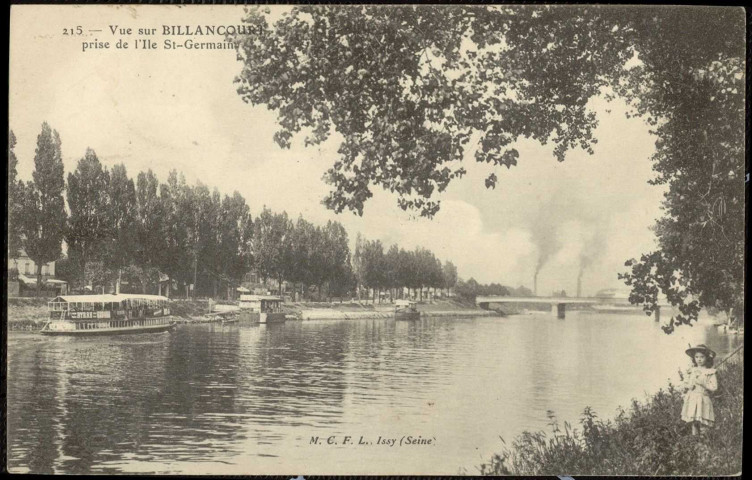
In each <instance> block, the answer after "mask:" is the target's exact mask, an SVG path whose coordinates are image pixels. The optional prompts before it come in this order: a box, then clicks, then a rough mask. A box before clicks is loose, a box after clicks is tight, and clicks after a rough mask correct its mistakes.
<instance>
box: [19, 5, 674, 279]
mask: <svg viewBox="0 0 752 480" xmlns="http://www.w3.org/2000/svg"><path fill="white" fill-rule="evenodd" d="M50 8H51V9H54V8H56V7H50ZM98 8H102V9H108V10H109V11H110V12H111V13H109V14H108V18H115V17H120V18H121V19H120V20H119V24H120V25H121V26H131V27H157V28H160V30H161V23H160V22H158V21H157V20H152V19H150V18H149V12H150V11H159V10H162V11H164V10H165V9H172V10H175V13H174V14H173V15H174V17H173V19H174V20H173V21H174V23H175V24H197V23H201V22H202V18H207V17H209V16H208V15H206V8H204V9H202V10H201V12H198V11H197V9H195V8H190V7H183V8H178V7H166V6H150V7H139V9H138V14H137V13H136V11H135V10H134V9H132V8H129V7H106V6H102V7H98ZM49 12H50V10H46V13H47V14H48V15H49ZM96 12H97V8H93V7H88V8H87V9H85V10H83V9H81V10H78V9H70V8H67V7H64V8H61V9H59V10H58V13H59V15H60V16H66V15H67V16H69V17H70V22H71V25H78V24H80V25H83V26H84V27H85V28H101V29H103V31H102V32H100V33H98V35H101V38H100V40H104V39H108V40H111V38H108V31H107V25H106V24H102V22H101V21H100V20H99V18H100V15H97V14H96ZM114 12H117V13H114ZM35 13H36V14H41V13H42V10H41V9H36V10H32V9H28V10H27V11H24V12H23V14H20V13H19V11H18V10H17V9H14V10H13V11H12V15H13V16H14V20H13V23H12V32H11V38H23V35H20V34H18V36H16V34H17V33H19V32H21V31H25V32H32V31H38V30H35V27H34V26H35V25H39V24H43V19H42V18H34V17H33V15H34V14H35ZM210 15H211V17H210V18H212V23H215V24H218V23H220V22H223V23H226V24H238V23H239V21H240V18H241V16H242V9H241V8H236V7H212V13H211V14H210ZM221 18H223V19H224V21H221V20H220V19H221ZM40 22H41V23H40ZM61 23H62V22H61ZM159 38H161V37H159ZM66 42H67V43H65V42H64V43H65V44H64V45H61V44H60V40H59V36H58V35H54V36H53V35H49V36H48V37H47V38H46V41H45V38H44V37H38V38H37V39H36V41H35V42H29V43H26V42H12V43H11V49H10V72H11V76H10V91H11V96H10V127H11V129H12V130H14V132H15V134H16V137H17V139H18V145H17V147H16V155H17V156H18V159H19V166H18V168H19V175H20V177H21V178H23V179H25V180H28V179H30V177H31V171H32V168H33V157H34V147H35V142H36V136H37V134H38V133H39V131H40V127H41V124H42V122H43V121H47V122H48V123H49V124H50V126H51V127H52V128H54V129H56V130H57V131H58V132H59V133H60V136H61V139H62V142H63V145H62V149H63V155H64V162H65V168H66V175H67V173H68V172H70V171H72V170H73V169H74V168H75V165H76V162H77V161H78V159H79V158H81V157H82V156H83V155H84V153H85V151H86V148H87V147H91V148H93V149H94V150H95V151H96V152H97V155H98V156H99V158H100V160H102V162H103V163H104V164H105V165H106V166H108V167H112V166H113V165H114V164H116V163H121V162H122V163H124V164H125V165H126V167H127V169H128V173H129V175H130V176H132V177H133V176H135V175H136V174H137V173H138V172H139V171H142V170H146V169H148V168H151V169H152V170H154V172H155V173H156V174H157V176H158V177H159V178H160V180H165V179H166V177H167V173H168V172H169V171H170V170H171V169H177V170H178V171H180V172H183V173H184V174H185V177H186V179H187V181H188V182H189V183H194V182H196V181H197V180H200V181H201V182H203V183H204V184H207V185H208V186H210V187H211V188H213V187H217V188H218V189H219V190H220V191H221V192H222V193H228V194H229V193H232V191H233V190H237V191H238V192H240V193H241V194H242V195H243V196H244V197H245V198H246V200H247V202H248V203H249V205H250V207H251V211H252V213H254V214H255V213H258V212H259V211H260V210H261V208H262V207H263V206H264V205H266V206H268V207H270V208H271V209H273V210H275V211H282V210H286V211H287V212H288V213H289V214H290V215H291V216H293V217H297V215H299V214H302V215H303V216H304V217H305V218H306V219H308V220H310V221H312V222H315V223H324V222H326V221H327V220H329V219H331V220H337V221H339V222H341V223H342V224H344V225H345V227H346V228H347V230H348V232H349V234H350V237H351V240H354V238H355V235H356V233H358V232H360V233H361V234H363V235H364V236H365V237H367V238H370V239H376V238H378V239H380V240H382V242H384V243H386V244H391V243H398V244H399V245H401V246H403V247H408V248H411V247H414V246H416V245H422V246H424V247H427V248H429V249H431V250H432V251H434V252H435V253H436V255H437V256H439V257H440V258H441V259H442V260H451V261H453V262H454V263H455V264H456V265H457V267H458V270H459V274H460V277H462V278H465V279H467V278H470V277H474V278H475V279H476V280H478V281H480V282H500V283H503V284H507V285H512V286H518V285H521V284H524V285H526V286H528V287H530V288H532V287H533V276H534V273H535V270H536V267H537V266H540V272H539V277H538V293H539V294H548V293H550V292H551V291H552V290H554V289H556V290H560V289H565V290H567V292H568V293H570V294H574V293H575V291H576V283H577V276H578V274H579V272H580V269H581V267H585V268H584V270H583V277H582V286H583V288H582V290H583V294H592V293H595V291H597V290H599V289H601V288H608V287H619V286H620V282H619V281H618V280H617V279H616V275H617V273H618V272H620V271H623V269H624V267H623V263H624V260H626V259H627V258H629V257H632V256H637V255H639V254H640V253H642V252H646V251H648V250H650V249H651V248H652V247H653V236H652V233H651V232H650V231H649V227H650V226H651V225H652V224H653V223H654V219H655V218H656V217H657V216H658V215H659V214H660V209H659V203H660V200H661V198H662V190H661V189H660V188H658V187H653V186H650V185H648V184H647V183H646V182H647V180H648V179H650V178H652V172H651V164H650V160H649V157H650V155H651V153H652V150H653V147H652V145H653V142H652V140H651V139H650V138H649V134H648V128H647V126H646V125H644V124H643V123H642V121H640V120H638V119H631V120H630V119H626V118H625V116H624V105H623V104H621V103H619V102H618V101H616V102H613V103H610V104H607V103H605V102H599V103H595V104H593V105H592V107H593V109H595V110H596V111H597V112H598V114H599V119H600V127H599V128H598V130H597V131H596V136H597V138H598V140H599V142H598V144H597V145H596V146H595V147H596V148H595V155H588V154H586V153H585V152H582V151H579V150H575V151H572V152H570V153H569V154H568V156H567V159H566V161H565V162H563V163H559V162H557V161H556V159H555V158H554V157H553V155H552V150H551V148H550V146H541V145H540V144H538V143H536V142H532V141H526V142H520V143H519V144H518V148H519V150H520V160H519V165H518V166H517V167H513V168H512V169H510V170H507V169H503V170H497V174H498V175H499V182H498V184H497V187H496V189H495V190H487V189H486V188H485V187H484V183H483V179H484V178H485V177H486V175H487V174H488V173H489V172H490V167H489V166H487V165H479V164H477V163H475V162H474V161H472V152H468V154H467V161H466V162H465V164H466V165H465V166H466V168H467V170H468V174H467V175H466V176H465V177H464V178H463V179H461V180H458V181H455V182H454V183H453V184H452V185H450V187H449V188H448V189H447V191H446V192H444V194H443V195H442V196H441V197H440V198H441V199H442V209H441V211H440V212H439V213H438V214H437V215H436V217H435V218H434V219H433V220H427V219H420V218H415V216H414V215H412V214H410V213H409V212H403V211H402V210H400V209H399V208H398V207H397V204H396V198H395V197H393V196H392V195H391V194H389V193H385V192H383V191H381V190H379V189H375V190H374V197H373V198H372V199H371V200H370V201H369V202H368V203H367V204H366V207H365V210H364V214H363V217H358V216H356V215H354V214H351V213H347V212H346V213H342V214H339V215H336V214H334V213H333V212H331V211H329V210H326V209H325V208H324V207H323V206H322V205H321V204H320V201H321V199H322V198H323V197H324V195H325V194H326V193H327V192H328V185H326V184H324V183H323V182H322V180H321V177H322V175H323V173H324V171H325V170H326V169H327V168H328V167H329V166H331V165H332V164H333V163H334V161H335V160H336V156H337V154H336V151H337V147H338V140H339V137H338V136H337V135H333V136H332V137H331V138H330V140H329V141H327V142H326V143H325V144H323V145H321V146H320V147H311V148H304V147H303V146H302V139H299V141H297V142H294V143H293V147H292V148H291V149H289V150H282V149H280V148H279V147H278V146H277V145H276V144H275V143H274V142H273V141H272V135H273V133H274V131H275V115H274V114H273V113H272V112H269V111H267V110H266V109H265V108H264V107H251V106H249V105H247V104H244V103H243V102H242V100H241V99H240V97H239V96H238V95H237V93H236V92H235V86H234V84H233V78H234V76H235V75H236V74H237V73H238V72H239V70H240V66H239V64H238V63H237V61H236V59H235V54H234V52H233V51H179V52H168V51H164V50H157V51H151V52H145V51H134V50H129V51H115V50H106V51H96V50H95V51H89V52H85V53H84V52H82V51H81V46H80V43H81V38H69V39H67V40H66ZM53 46H54V47H55V48H52V47H53ZM30 59H33V61H31V60H30ZM609 112H610V113H609Z"/></svg>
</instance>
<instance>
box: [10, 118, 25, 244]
mask: <svg viewBox="0 0 752 480" xmlns="http://www.w3.org/2000/svg"><path fill="white" fill-rule="evenodd" d="M15 146H16V136H15V135H14V134H13V131H12V130H11V131H9V132H8V258H11V259H13V258H18V255H19V253H20V251H21V248H22V244H21V215H22V208H23V189H24V185H23V182H21V181H20V180H19V179H18V170H17V166H18V158H16V153H15V151H14V148H15Z"/></svg>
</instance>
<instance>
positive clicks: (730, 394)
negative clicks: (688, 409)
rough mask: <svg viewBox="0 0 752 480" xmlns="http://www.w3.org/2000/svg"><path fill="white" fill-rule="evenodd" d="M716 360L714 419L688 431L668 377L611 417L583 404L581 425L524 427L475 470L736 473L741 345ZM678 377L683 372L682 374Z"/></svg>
mask: <svg viewBox="0 0 752 480" xmlns="http://www.w3.org/2000/svg"><path fill="white" fill-rule="evenodd" d="M722 362H723V363H721V362H719V363H718V367H717V371H718V382H719V389H718V392H716V393H715V394H714V396H713V407H714V410H715V415H716V423H715V426H714V427H713V428H710V429H709V430H708V431H707V433H705V434H702V435H697V436H693V435H691V434H690V429H691V427H690V425H689V424H687V423H684V422H683V421H682V420H681V418H680V413H681V408H682V393H681V392H680V391H679V390H678V389H677V387H676V386H675V385H673V384H672V383H671V382H669V383H668V385H667V387H666V388H664V389H660V390H658V392H656V393H655V394H653V395H651V396H649V397H648V398H646V399H645V400H644V401H642V402H639V401H637V400H634V399H633V400H632V403H631V404H630V406H629V407H628V408H623V407H620V408H619V409H618V410H617V414H616V417H615V418H614V419H612V420H607V419H601V418H599V417H598V416H597V415H596V413H595V412H594V411H593V410H592V409H591V408H590V407H587V408H585V410H584V412H583V414H582V416H581V418H580V426H579V427H578V428H573V427H572V426H571V425H570V424H569V423H568V422H565V423H564V426H563V428H562V427H560V425H559V423H558V421H557V419H556V417H555V416H554V414H553V412H549V420H550V423H549V426H550V428H551V432H550V433H549V434H547V433H545V432H542V431H537V432H527V431H526V432H523V433H522V434H520V435H519V436H517V437H516V438H515V439H514V441H513V442H512V444H511V445H508V444H506V442H504V440H503V439H502V440H501V441H502V443H503V448H502V450H501V451H500V452H499V453H497V454H495V455H493V457H492V458H491V459H490V460H489V461H488V462H487V463H483V464H481V465H480V466H478V469H479V471H480V474H481V475H574V474H577V475H647V476H656V475H659V476H667V475H671V476H675V475H682V476H684V475H690V476H717V475H740V474H741V469H742V434H743V428H742V418H743V412H744V345H741V346H740V347H739V348H737V349H736V350H735V351H734V352H732V353H731V354H730V355H729V356H727V357H726V359H724V360H723V361H722ZM680 374H681V373H680Z"/></svg>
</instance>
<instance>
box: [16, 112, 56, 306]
mask: <svg viewBox="0 0 752 480" xmlns="http://www.w3.org/2000/svg"><path fill="white" fill-rule="evenodd" d="M32 178H33V180H32V181H30V182H28V183H27V184H26V187H25V188H24V194H23V205H22V207H21V214H20V219H19V220H20V222H19V226H20V230H21V235H22V237H23V241H22V244H23V248H24V251H25V252H26V254H27V255H28V256H29V258H31V259H32V260H33V261H34V263H36V268H37V271H36V276H37V295H39V294H40V292H41V287H42V266H43V265H45V264H47V263H49V262H53V261H55V260H58V259H59V258H60V254H61V249H62V241H63V234H64V231H65V222H66V213H65V200H64V199H63V191H64V190H65V178H64V177H63V159H62V150H61V142H60V135H59V134H58V133H57V131H55V130H52V129H51V128H50V126H49V125H48V124H47V122H45V123H43V124H42V131H41V133H40V134H39V136H37V147H36V152H35V154H34V173H33V174H32Z"/></svg>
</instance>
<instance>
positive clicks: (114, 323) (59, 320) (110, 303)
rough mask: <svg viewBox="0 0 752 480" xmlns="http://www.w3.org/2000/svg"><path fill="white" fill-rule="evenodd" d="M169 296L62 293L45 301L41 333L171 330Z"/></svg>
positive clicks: (83, 334)
mask: <svg viewBox="0 0 752 480" xmlns="http://www.w3.org/2000/svg"><path fill="white" fill-rule="evenodd" d="M169 304H170V299H169V298H167V297H163V296H160V295H136V294H122V293H121V294H112V295H62V296H59V297H56V298H54V299H53V300H51V301H50V302H48V304H47V306H48V309H49V315H50V316H49V321H48V322H47V323H46V324H45V325H44V327H42V330H40V332H39V333H41V334H42V335H73V336H85V335H118V334H132V333H158V332H165V331H168V330H171V329H173V328H174V327H175V321H174V319H173V317H172V316H171V315H170V307H169Z"/></svg>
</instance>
